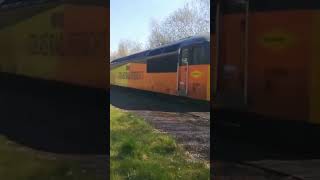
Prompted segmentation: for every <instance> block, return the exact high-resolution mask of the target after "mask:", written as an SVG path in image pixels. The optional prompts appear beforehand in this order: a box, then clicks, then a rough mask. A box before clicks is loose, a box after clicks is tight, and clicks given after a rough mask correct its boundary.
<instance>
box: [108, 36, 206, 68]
mask: <svg viewBox="0 0 320 180" xmlns="http://www.w3.org/2000/svg"><path fill="white" fill-rule="evenodd" d="M205 41H208V42H210V34H209V33H208V34H204V35H198V36H192V37H187V38H184V39H181V40H178V41H176V42H173V43H170V44H166V45H163V46H160V47H157V48H154V49H150V50H146V51H142V52H139V53H135V54H132V55H129V56H125V57H122V58H119V59H115V60H113V61H112V62H111V64H112V65H114V64H122V63H124V62H130V61H134V60H139V59H143V58H146V57H151V56H155V55H159V54H164V53H170V52H175V51H177V50H178V49H179V48H180V47H181V46H185V45H189V44H194V43H199V42H205Z"/></svg>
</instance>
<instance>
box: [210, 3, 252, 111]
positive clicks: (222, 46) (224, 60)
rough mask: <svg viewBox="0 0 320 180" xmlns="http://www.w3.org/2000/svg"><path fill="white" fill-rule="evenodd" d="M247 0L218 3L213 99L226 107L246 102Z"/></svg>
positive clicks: (238, 105)
mask: <svg viewBox="0 0 320 180" xmlns="http://www.w3.org/2000/svg"><path fill="white" fill-rule="evenodd" d="M248 5H249V4H248V1H247V0H226V1H223V3H221V4H220V6H221V7H219V8H220V12H219V13H220V14H219V21H218V22H219V24H218V28H219V29H218V32H219V35H218V36H219V40H218V42H217V43H218V51H219V52H218V54H219V56H218V58H217V61H218V62H217V72H218V74H217V78H218V79H217V82H218V84H217V89H216V91H217V92H216V98H215V101H216V102H217V103H218V104H223V105H226V106H229V107H243V106H246V105H247V76H248V74H247V65H248V62H247V61H248V7H249V6H248Z"/></svg>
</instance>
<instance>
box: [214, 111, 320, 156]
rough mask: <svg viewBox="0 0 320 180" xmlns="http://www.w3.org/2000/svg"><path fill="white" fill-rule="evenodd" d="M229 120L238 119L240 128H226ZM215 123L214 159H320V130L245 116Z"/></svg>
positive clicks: (230, 126)
mask: <svg viewBox="0 0 320 180" xmlns="http://www.w3.org/2000/svg"><path fill="white" fill-rule="evenodd" d="M230 118H232V119H233V121H234V119H238V120H239V121H238V122H237V123H236V124H238V125H240V126H232V125H230V124H229V126H226V125H224V126H223V125H222V124H223V123H222V122H223V121H224V122H226V121H229V119H230ZM252 118H254V119H252ZM217 119H218V120H219V121H217ZM215 120H216V121H215ZM240 120H241V122H240ZM213 122H215V124H214V125H213V127H215V129H214V131H213V133H212V136H213V138H212V139H213V157H214V159H215V160H221V161H259V160H283V161H291V160H292V161H297V160H299V161H300V160H316V159H320V143H319V139H320V128H319V127H315V126H310V125H305V124H302V123H293V122H292V123H288V122H284V121H282V123H281V121H276V120H274V119H257V118H256V117H250V116H242V115H238V116H234V117H233V116H232V117H227V116H223V117H222V116H215V117H214V120H213ZM217 122H220V123H219V124H218V123H217ZM229 122H231V120H230V121H229Z"/></svg>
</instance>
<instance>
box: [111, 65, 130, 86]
mask: <svg viewBox="0 0 320 180" xmlns="http://www.w3.org/2000/svg"><path fill="white" fill-rule="evenodd" d="M127 66H129V64H125V65H121V66H119V67H116V68H114V69H112V70H111V73H110V83H111V84H112V85H117V86H123V87H128V79H120V78H119V77H120V76H119V74H121V73H127Z"/></svg>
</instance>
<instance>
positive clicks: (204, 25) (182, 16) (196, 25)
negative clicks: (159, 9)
mask: <svg viewBox="0 0 320 180" xmlns="http://www.w3.org/2000/svg"><path fill="white" fill-rule="evenodd" d="M190 3H192V6H191V5H190ZM190 3H188V2H187V3H186V4H185V5H184V7H182V8H179V9H177V10H176V11H174V12H173V13H172V14H170V15H169V16H168V17H167V18H166V19H164V21H160V22H159V21H157V20H155V19H153V20H151V23H150V25H151V34H150V36H149V42H148V43H149V48H155V47H158V46H161V45H164V44H168V43H170V42H173V41H176V40H179V39H182V38H186V37H189V36H194V35H198V34H202V33H209V32H210V0H192V1H190Z"/></svg>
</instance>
